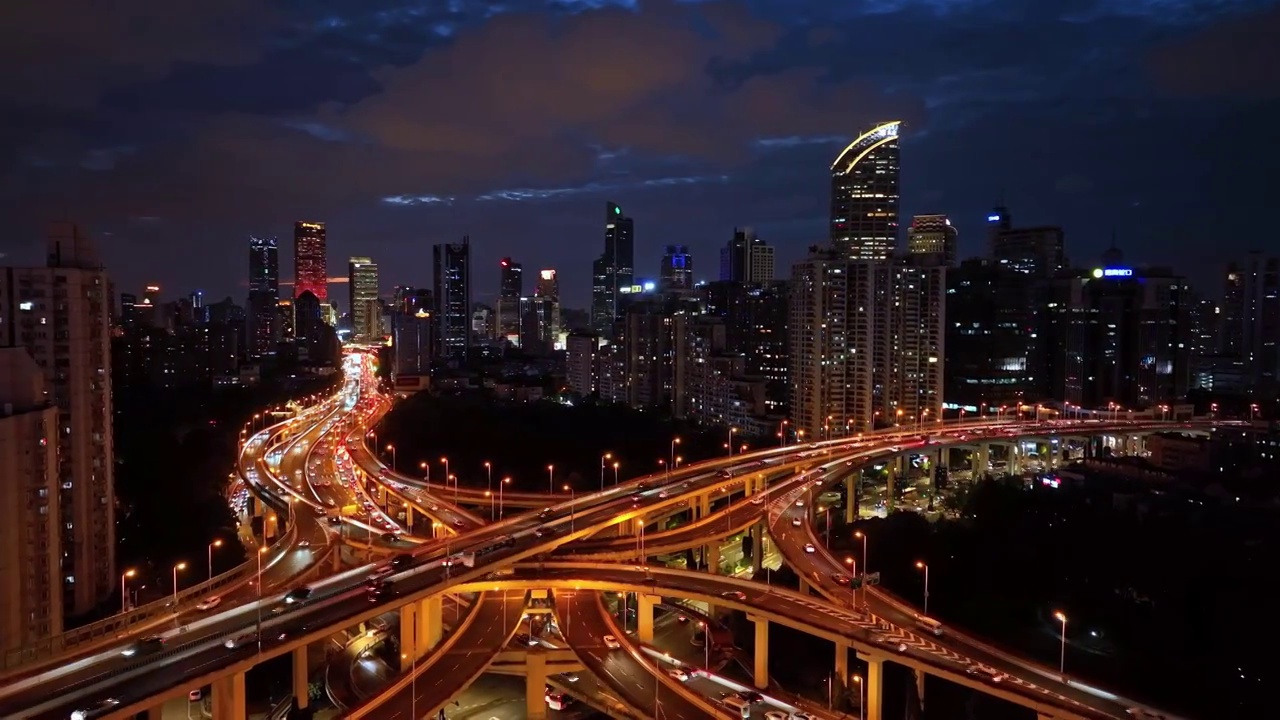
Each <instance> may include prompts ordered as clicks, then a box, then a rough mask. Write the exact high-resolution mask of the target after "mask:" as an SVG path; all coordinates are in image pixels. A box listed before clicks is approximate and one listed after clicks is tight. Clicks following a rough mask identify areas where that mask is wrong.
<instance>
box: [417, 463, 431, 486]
mask: <svg viewBox="0 0 1280 720" xmlns="http://www.w3.org/2000/svg"><path fill="white" fill-rule="evenodd" d="M418 469H419V470H421V471H423V472H424V473H426V477H425V478H424V479H423V482H425V483H426V484H427V492H431V463H429V462H427V461H426V460H423V461H422V462H420V463H418Z"/></svg>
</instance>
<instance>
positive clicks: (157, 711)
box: [146, 704, 164, 720]
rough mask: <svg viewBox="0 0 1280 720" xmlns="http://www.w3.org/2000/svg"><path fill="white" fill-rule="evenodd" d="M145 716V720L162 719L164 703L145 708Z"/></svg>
mask: <svg viewBox="0 0 1280 720" xmlns="http://www.w3.org/2000/svg"><path fill="white" fill-rule="evenodd" d="M146 718H147V720H164V705H163V704H160V705H157V706H155V707H150V708H147V712H146Z"/></svg>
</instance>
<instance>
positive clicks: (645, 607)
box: [636, 593, 662, 645]
mask: <svg viewBox="0 0 1280 720" xmlns="http://www.w3.org/2000/svg"><path fill="white" fill-rule="evenodd" d="M660 602H662V598H661V597H658V596H657V595H645V594H644V593H640V594H639V595H636V637H638V638H640V642H642V643H648V644H650V645H652V644H653V606H654V605H657V604H658V603H660Z"/></svg>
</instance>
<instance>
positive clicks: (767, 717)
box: [764, 710, 791, 720]
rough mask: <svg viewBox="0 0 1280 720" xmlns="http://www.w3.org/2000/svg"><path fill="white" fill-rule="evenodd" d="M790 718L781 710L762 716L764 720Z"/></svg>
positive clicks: (770, 711) (768, 712) (785, 719)
mask: <svg viewBox="0 0 1280 720" xmlns="http://www.w3.org/2000/svg"><path fill="white" fill-rule="evenodd" d="M790 717H791V716H790V715H788V714H786V713H784V712H782V711H781V710H769V711H767V712H766V713H765V714H764V720H788V719H789V718H790Z"/></svg>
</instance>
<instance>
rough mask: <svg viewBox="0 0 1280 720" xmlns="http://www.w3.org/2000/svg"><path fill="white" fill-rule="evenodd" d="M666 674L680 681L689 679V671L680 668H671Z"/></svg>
mask: <svg viewBox="0 0 1280 720" xmlns="http://www.w3.org/2000/svg"><path fill="white" fill-rule="evenodd" d="M667 675H669V676H670V677H673V678H675V679H676V680H679V681H680V682H684V681H685V680H688V679H689V673H687V672H685V671H684V670H683V669H682V668H671V669H670V670H668V671H667Z"/></svg>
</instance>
